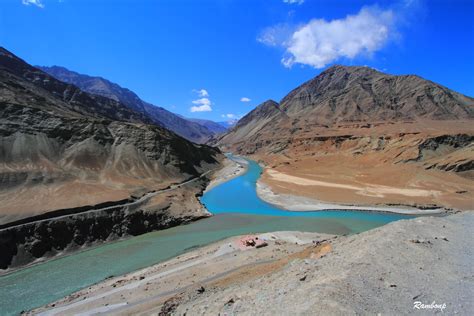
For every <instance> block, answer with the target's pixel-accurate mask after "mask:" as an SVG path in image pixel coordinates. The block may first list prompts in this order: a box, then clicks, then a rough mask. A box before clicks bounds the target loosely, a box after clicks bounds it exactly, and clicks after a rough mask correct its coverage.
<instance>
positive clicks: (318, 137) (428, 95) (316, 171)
mask: <svg viewBox="0 0 474 316" xmlns="http://www.w3.org/2000/svg"><path fill="white" fill-rule="evenodd" d="M473 123H474V99H473V98H471V97H467V96H464V95H462V94H460V93H457V92H455V91H452V90H450V89H448V88H446V87H443V86H441V85H439V84H436V83H434V82H431V81H428V80H425V79H422V78H420V77H418V76H414V75H407V76H392V75H388V74H383V73H381V72H378V71H376V70H374V69H371V68H367V67H345V66H334V67H331V68H329V69H327V70H326V71H324V72H322V73H321V74H320V75H319V76H317V77H315V78H314V79H312V80H310V81H308V82H306V83H304V84H302V85H301V86H300V87H298V88H296V89H294V90H293V91H291V92H290V93H289V94H288V95H287V96H285V97H284V98H283V99H282V100H281V102H280V103H279V104H278V103H276V102H274V101H271V100H270V101H267V102H265V103H263V104H261V105H259V106H258V107H257V108H255V109H254V110H253V111H251V112H250V113H249V114H247V115H246V116H245V117H243V118H242V119H241V120H240V121H239V122H238V123H237V124H236V125H235V127H234V128H232V129H230V130H229V132H227V133H226V134H224V135H223V136H221V137H220V138H219V139H218V140H216V141H215V143H216V144H218V145H219V146H221V147H222V148H223V149H224V150H231V151H234V152H236V153H239V154H245V155H253V156H254V157H255V158H257V159H261V160H262V161H263V162H265V163H266V164H267V165H268V167H269V168H268V169H267V170H266V172H265V173H264V175H263V177H262V181H263V183H265V184H268V185H270V187H271V189H272V190H273V191H276V192H277V193H293V194H296V195H304V196H307V197H311V198H314V199H318V200H323V201H328V202H339V203H344V204H364V205H366V204H392V203H393V204H410V205H423V206H430V205H432V206H434V205H441V206H447V207H459V208H474V202H473V201H474V190H473V189H472V188H473V185H474V182H473V177H474V175H473V174H474V171H473V170H474V124H473ZM270 169H273V170H271V171H270ZM289 175H291V176H297V177H298V178H301V179H300V180H298V181H296V180H295V179H294V178H292V179H293V180H294V181H293V180H291V181H290V180H288V176H289ZM285 179H286V180H285ZM296 183H299V185H298V184H296ZM417 190H418V191H417Z"/></svg>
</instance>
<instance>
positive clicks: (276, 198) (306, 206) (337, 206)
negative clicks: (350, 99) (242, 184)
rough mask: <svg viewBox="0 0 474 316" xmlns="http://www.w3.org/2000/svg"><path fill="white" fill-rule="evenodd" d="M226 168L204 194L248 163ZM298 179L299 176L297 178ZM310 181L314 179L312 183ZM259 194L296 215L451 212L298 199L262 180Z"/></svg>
mask: <svg viewBox="0 0 474 316" xmlns="http://www.w3.org/2000/svg"><path fill="white" fill-rule="evenodd" d="M223 164H224V167H223V168H222V169H220V170H219V171H217V172H216V173H215V174H214V175H213V176H212V180H211V182H210V183H209V185H208V186H207V188H206V190H205V191H204V193H206V192H208V191H209V190H211V189H212V188H214V187H216V186H218V185H220V184H222V183H224V182H227V181H229V180H231V179H233V178H236V177H238V176H240V175H241V174H242V173H244V172H245V171H246V170H247V165H248V162H247V161H246V160H245V159H243V158H238V157H233V159H229V158H226V160H224V162H223ZM261 167H262V168H263V169H264V170H265V171H267V172H270V171H273V170H271V169H266V167H265V165H261ZM294 178H296V177H294ZM292 180H293V178H291V177H290V178H287V179H285V181H292ZM308 181H310V180H308ZM256 192H257V195H258V197H259V198H260V199H262V200H263V201H265V202H267V203H269V204H272V205H274V206H275V207H278V208H280V209H283V210H287V211H294V212H308V211H330V210H338V211H341V210H342V211H371V212H388V213H397V214H405V215H433V214H444V213H447V212H448V211H449V210H447V209H445V208H441V207H440V208H418V207H415V206H411V205H397V206H393V205H383V204H382V205H357V204H341V203H331V202H324V201H319V200H316V199H312V198H308V197H304V196H297V195H292V194H279V193H275V192H274V191H272V189H271V187H270V186H269V185H267V184H265V183H263V182H262V181H261V179H259V180H258V181H257V185H256Z"/></svg>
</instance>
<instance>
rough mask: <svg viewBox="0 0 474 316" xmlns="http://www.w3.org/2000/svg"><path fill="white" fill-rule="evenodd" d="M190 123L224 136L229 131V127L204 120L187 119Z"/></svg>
mask: <svg viewBox="0 0 474 316" xmlns="http://www.w3.org/2000/svg"><path fill="white" fill-rule="evenodd" d="M187 120H188V121H191V122H195V123H198V124H199V125H201V126H204V127H206V128H207V129H208V130H210V131H211V132H213V133H214V134H222V133H224V132H225V131H227V127H226V126H224V125H222V124H220V123H218V122H214V121H211V120H202V119H189V118H188V119H187Z"/></svg>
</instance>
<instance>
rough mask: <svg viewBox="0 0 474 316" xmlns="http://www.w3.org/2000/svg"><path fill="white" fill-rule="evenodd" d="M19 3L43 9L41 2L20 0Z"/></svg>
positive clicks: (37, 0) (39, 0) (38, 0)
mask: <svg viewBox="0 0 474 316" xmlns="http://www.w3.org/2000/svg"><path fill="white" fill-rule="evenodd" d="M21 3H22V4H24V5H30V4H31V5H35V6H37V7H38V8H41V9H43V8H44V4H43V3H42V2H41V0H21Z"/></svg>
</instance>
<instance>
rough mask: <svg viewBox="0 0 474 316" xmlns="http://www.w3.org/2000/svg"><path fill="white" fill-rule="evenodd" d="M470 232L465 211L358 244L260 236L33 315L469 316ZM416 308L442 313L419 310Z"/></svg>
mask: <svg viewBox="0 0 474 316" xmlns="http://www.w3.org/2000/svg"><path fill="white" fill-rule="evenodd" d="M472 227H474V213H472V212H463V213H458V214H454V215H450V216H446V217H423V218H416V219H411V220H401V221H397V222H393V223H390V224H388V225H385V226H383V227H380V228H377V229H374V230H371V231H367V232H364V233H361V234H358V235H352V236H330V235H322V234H314V233H298V232H275V233H267V234H261V235H258V236H253V238H255V237H258V238H259V240H260V241H262V240H265V241H266V243H267V244H268V246H266V247H262V248H256V247H252V246H248V247H246V246H243V244H242V240H243V237H234V238H229V239H226V240H223V241H221V242H218V243H215V244H212V245H210V246H206V247H203V248H199V249H196V250H194V251H190V252H188V253H186V254H183V255H181V256H178V257H176V258H174V259H172V260H169V261H167V262H164V263H160V264H157V265H155V266H152V267H149V268H146V269H143V270H140V271H137V272H134V273H130V274H127V275H124V276H120V277H113V278H110V279H108V280H105V281H104V282H101V283H99V284H97V285H94V286H91V287H89V288H87V289H84V290H82V291H79V292H77V293H75V294H72V295H70V296H68V297H66V298H64V299H62V300H60V301H58V302H55V303H53V304H49V305H47V306H44V307H42V308H40V309H37V310H35V311H33V312H34V313H39V312H43V313H44V315H54V314H72V313H79V312H81V313H87V314H94V313H100V312H109V313H113V314H119V315H120V314H122V315H128V314H138V315H148V314H156V313H164V314H169V313H172V314H177V315H182V314H184V313H186V315H217V314H242V315H250V314H253V315H255V314H258V315H287V314H289V313H291V314H311V315H314V314H316V315H328V314H331V315H350V314H377V313H382V314H399V315H400V314H411V313H413V312H414V311H416V312H419V313H420V314H424V313H426V314H432V313H433V312H436V311H440V309H439V308H443V311H444V312H447V313H449V314H455V313H460V314H462V315H467V314H471V313H472V312H473V311H474V305H473V302H472V296H473V294H474V279H473V275H474V270H473V267H472V261H473V259H474V255H473V249H474V247H473V246H474V243H473V240H472V233H473V228H472ZM244 238H246V237H244ZM415 302H421V304H428V305H429V304H431V303H433V302H435V304H439V308H438V309H420V310H415V307H414V306H415V305H414V304H415ZM443 304H446V305H443ZM436 306H437V305H436ZM443 306H444V307H443Z"/></svg>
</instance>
